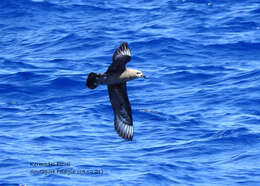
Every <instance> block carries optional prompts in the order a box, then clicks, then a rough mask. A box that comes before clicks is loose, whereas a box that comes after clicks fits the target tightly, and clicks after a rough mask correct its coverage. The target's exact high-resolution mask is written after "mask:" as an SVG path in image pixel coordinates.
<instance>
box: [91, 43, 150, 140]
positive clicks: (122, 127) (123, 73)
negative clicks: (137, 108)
mask: <svg viewBox="0 0 260 186" xmlns="http://www.w3.org/2000/svg"><path fill="white" fill-rule="evenodd" d="M130 59H131V54H130V50H129V48H128V44H127V43H125V42H124V43H122V44H121V45H120V47H119V48H118V49H117V50H116V51H115V52H114V55H113V62H112V64H111V65H110V66H109V67H108V69H107V71H106V72H105V73H103V74H97V73H94V72H91V73H90V74H89V75H88V78H87V81H86V85H87V87H88V88H90V89H94V88H96V87H97V86H98V85H100V84H103V85H104V84H106V85H107V88H108V93H109V98H110V102H111V104H112V108H113V111H114V127H115V130H116V132H117V133H118V134H119V136H121V137H122V138H124V139H126V140H132V139H133V135H134V128H133V119H132V110H131V106H130V102H129V100H128V96H127V90H126V82H127V81H130V80H133V79H136V78H144V77H145V76H144V75H143V74H142V72H141V71H139V70H135V69H129V68H126V67H125V66H126V63H127V62H128V61H130Z"/></svg>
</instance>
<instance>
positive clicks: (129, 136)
mask: <svg viewBox="0 0 260 186" xmlns="http://www.w3.org/2000/svg"><path fill="white" fill-rule="evenodd" d="M115 130H116V132H117V134H118V135H119V136H120V137H121V138H123V139H125V140H127V141H132V140H133V136H134V128H133V126H131V125H124V126H121V127H120V126H119V125H115Z"/></svg>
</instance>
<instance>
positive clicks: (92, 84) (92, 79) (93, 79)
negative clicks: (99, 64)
mask: <svg viewBox="0 0 260 186" xmlns="http://www.w3.org/2000/svg"><path fill="white" fill-rule="evenodd" d="M100 77H101V75H100V74H96V73H94V72H91V73H90V74H89V75H88V79H87V81H86V85H87V87H88V88H90V89H95V88H96V87H97V86H98V85H100V83H101V81H100Z"/></svg>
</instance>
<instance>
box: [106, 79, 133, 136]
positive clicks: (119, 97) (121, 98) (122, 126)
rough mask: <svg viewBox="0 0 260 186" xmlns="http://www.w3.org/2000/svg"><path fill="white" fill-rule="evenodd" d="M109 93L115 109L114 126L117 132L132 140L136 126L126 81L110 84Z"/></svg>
mask: <svg viewBox="0 0 260 186" xmlns="http://www.w3.org/2000/svg"><path fill="white" fill-rule="evenodd" d="M108 93H109V98H110V102H111V104H112V108H113V111H114V126H115V130H116V132H117V133H118V135H119V136H121V137H122V138H124V139H126V140H132V139H133V135H134V128H133V119H132V110H131V106H130V103H129V100H128V96H127V90H126V83H120V84H115V85H108Z"/></svg>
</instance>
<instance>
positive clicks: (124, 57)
mask: <svg viewBox="0 0 260 186" xmlns="http://www.w3.org/2000/svg"><path fill="white" fill-rule="evenodd" d="M130 60H131V53H130V49H129V48H128V44H127V43H126V42H124V43H122V44H121V45H120V47H119V48H118V49H117V50H116V51H115V52H114V55H113V62H112V64H111V65H110V66H109V67H108V69H107V71H106V73H111V72H123V71H124V70H125V65H126V63H127V62H128V61H130Z"/></svg>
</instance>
